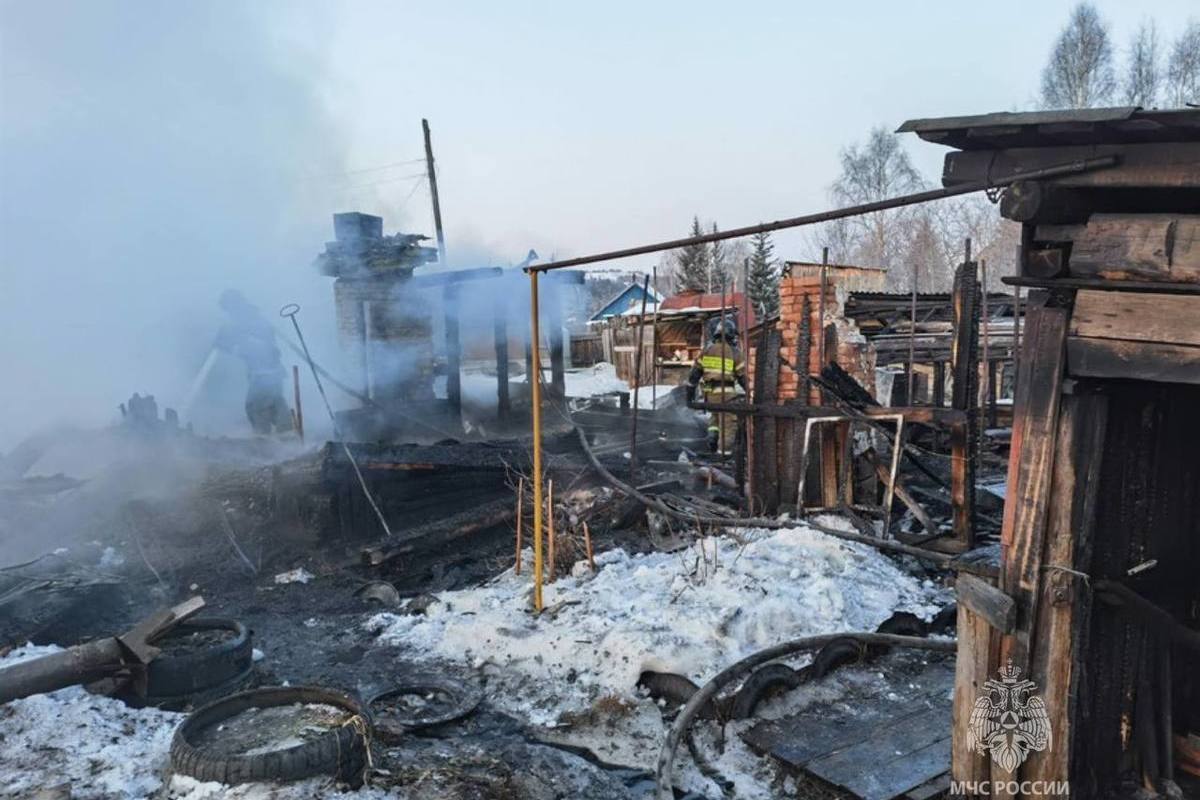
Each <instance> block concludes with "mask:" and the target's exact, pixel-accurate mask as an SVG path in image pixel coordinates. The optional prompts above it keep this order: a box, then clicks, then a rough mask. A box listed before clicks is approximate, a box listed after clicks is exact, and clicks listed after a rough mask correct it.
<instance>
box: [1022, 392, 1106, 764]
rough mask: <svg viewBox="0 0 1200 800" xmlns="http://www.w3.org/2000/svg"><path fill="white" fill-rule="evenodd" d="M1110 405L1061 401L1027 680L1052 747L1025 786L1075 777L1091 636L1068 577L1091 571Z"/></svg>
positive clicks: (1083, 592) (1079, 590)
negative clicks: (1079, 702) (1081, 670)
mask: <svg viewBox="0 0 1200 800" xmlns="http://www.w3.org/2000/svg"><path fill="white" fill-rule="evenodd" d="M1107 420H1108V399H1107V398H1106V397H1104V396H1103V395H1095V394H1092V395H1069V396H1066V397H1064V398H1063V399H1062V407H1061V412H1060V414H1059V426H1058V445H1057V452H1056V454H1055V458H1054V468H1053V476H1052V478H1051V484H1052V485H1051V497H1052V501H1051V504H1050V514H1049V518H1048V520H1047V537H1046V552H1045V566H1044V572H1045V576H1044V579H1043V581H1042V586H1041V596H1040V598H1039V602H1038V607H1037V620H1036V624H1035V630H1036V634H1037V635H1036V638H1035V644H1034V648H1033V653H1032V658H1031V661H1030V671H1029V674H1028V676H1027V677H1028V678H1029V679H1030V680H1032V681H1034V683H1036V684H1037V686H1038V690H1039V693H1040V694H1041V696H1042V699H1043V700H1044V701H1045V703H1046V709H1047V712H1048V714H1049V716H1050V730H1051V747H1050V749H1049V750H1046V751H1044V752H1041V753H1031V754H1030V757H1029V759H1028V760H1027V761H1026V762H1025V763H1024V764H1023V765H1022V767H1021V779H1022V780H1044V781H1065V780H1069V779H1070V778H1071V775H1070V771H1071V770H1070V756H1071V750H1072V733H1073V723H1076V724H1078V723H1077V722H1076V720H1075V716H1076V715H1075V704H1074V700H1075V697H1076V696H1077V694H1078V687H1079V680H1080V678H1081V676H1080V675H1078V674H1076V671H1077V665H1078V663H1079V660H1078V659H1079V655H1080V654H1079V651H1078V648H1079V647H1080V646H1081V644H1080V643H1081V640H1082V639H1083V638H1084V637H1085V636H1086V628H1087V626H1086V624H1084V620H1086V609H1085V604H1086V603H1088V602H1090V600H1089V594H1090V593H1089V592H1088V591H1087V587H1085V586H1082V585H1080V581H1079V578H1078V577H1076V576H1074V575H1072V574H1071V573H1070V572H1068V571H1067V570H1077V571H1079V570H1086V567H1087V565H1086V564H1081V563H1080V562H1079V554H1080V553H1081V552H1083V551H1086V550H1087V549H1088V546H1089V545H1088V542H1089V540H1090V538H1091V536H1092V530H1093V521H1094V519H1095V511H1096V499H1097V495H1098V493H1099V492H1098V490H1099V486H1100V468H1101V465H1102V462H1103V453H1104V436H1105V429H1106V426H1107Z"/></svg>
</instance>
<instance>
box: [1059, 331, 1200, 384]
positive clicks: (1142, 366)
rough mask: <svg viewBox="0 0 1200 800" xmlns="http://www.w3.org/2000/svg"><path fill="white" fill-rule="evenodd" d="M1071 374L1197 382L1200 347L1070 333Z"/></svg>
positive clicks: (1169, 381)
mask: <svg viewBox="0 0 1200 800" xmlns="http://www.w3.org/2000/svg"><path fill="white" fill-rule="evenodd" d="M1067 363H1068V365H1069V366H1068V369H1069V372H1070V373H1071V375H1073V376H1077V377H1083V378H1129V379H1132V380H1140V381H1155V382H1158V383H1192V384H1200V347H1190V346H1187V345H1179V344H1157V343H1154V342H1129V341H1122V340H1120V339H1091V338H1087V339H1085V338H1083V337H1078V336H1072V337H1070V338H1069V339H1068V340H1067Z"/></svg>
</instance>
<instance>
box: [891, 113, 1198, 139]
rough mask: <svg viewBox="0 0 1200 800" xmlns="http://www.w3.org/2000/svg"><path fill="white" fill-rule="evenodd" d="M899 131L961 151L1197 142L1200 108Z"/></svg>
mask: <svg viewBox="0 0 1200 800" xmlns="http://www.w3.org/2000/svg"><path fill="white" fill-rule="evenodd" d="M896 132H897V133H915V134H917V135H918V136H920V137H921V138H922V139H924V140H925V141H927V142H934V143H936V144H944V145H946V146H948V147H954V148H957V149H959V150H995V149H1002V148H1009V147H1057V146H1061V145H1087V144H1133V143H1139V142H1196V141H1200V108H1179V109H1170V110H1165V111H1158V110H1150V111H1145V110H1142V109H1140V108H1137V107H1135V106H1129V107H1121V108H1082V109H1071V110H1064V111H1019V112H1009V111H1001V112H997V113H994V114H981V115H978V116H970V117H941V118H936V119H910V120H909V121H908V122H905V123H904V124H903V125H901V126H900V127H899V128H897V129H896Z"/></svg>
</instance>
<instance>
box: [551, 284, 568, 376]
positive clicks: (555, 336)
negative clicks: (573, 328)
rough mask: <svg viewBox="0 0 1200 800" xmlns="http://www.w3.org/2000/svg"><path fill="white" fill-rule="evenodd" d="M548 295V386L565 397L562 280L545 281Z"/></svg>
mask: <svg viewBox="0 0 1200 800" xmlns="http://www.w3.org/2000/svg"><path fill="white" fill-rule="evenodd" d="M546 288H547V289H548V290H549V291H548V294H549V295H550V296H549V297H548V298H547V299H548V300H549V302H548V303H547V304H546V326H547V327H548V328H549V329H550V330H549V332H548V333H547V336H548V338H549V341H550V386H551V388H552V389H553V390H554V395H555V397H559V398H561V397H565V396H566V394H567V378H566V370H565V365H564V361H563V316H562V301H563V287H562V281H561V280H558V279H557V278H556V277H555V276H551V278H550V280H548V281H547V282H546Z"/></svg>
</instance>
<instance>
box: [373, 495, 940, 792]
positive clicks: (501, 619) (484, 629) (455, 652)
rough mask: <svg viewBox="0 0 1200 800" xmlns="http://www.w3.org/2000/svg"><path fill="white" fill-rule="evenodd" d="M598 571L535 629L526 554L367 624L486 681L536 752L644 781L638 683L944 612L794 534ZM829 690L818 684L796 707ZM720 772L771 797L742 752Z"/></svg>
mask: <svg viewBox="0 0 1200 800" xmlns="http://www.w3.org/2000/svg"><path fill="white" fill-rule="evenodd" d="M823 521H825V522H826V523H828V524H838V521H837V520H834V519H832V518H827V519H825V520H823ZM596 565H597V571H596V572H595V573H593V572H592V571H591V570H590V569H589V568H588V567H587V566H586V563H584V562H579V563H577V564H576V565H575V569H574V571H573V573H572V575H570V576H567V577H563V578H560V579H559V580H558V581H557V582H555V583H554V584H551V585H549V586H547V587H546V588H545V591H544V604H545V607H546V609H547V611H546V612H544V613H543V614H542V615H541V616H540V617H534V616H533V615H532V614H531V612H530V605H531V601H532V584H531V578H530V573H531V572H532V557H531V555H530V554H529V553H528V552H527V553H526V558H525V560H524V568H523V569H522V571H521V575H520V576H517V575H514V574H513V572H512V570H511V569H510V570H508V571H506V572H505V573H503V574H501V575H500V576H498V577H497V578H496V579H494V580H493V581H491V582H490V583H489V584H488V585H486V586H483V587H480V588H477V589H470V590H462V591H452V592H444V593H442V594H440V595H438V602H437V603H435V604H433V605H432V606H431V607H430V608H429V609H428V610H427V612H426V615H425V616H399V615H395V614H390V613H383V614H377V615H375V616H373V617H371V618H370V619H368V620H367V622H366V625H367V626H368V628H369V630H371V631H373V632H376V633H378V637H379V641H380V643H381V644H390V645H398V646H401V647H404V648H406V649H409V650H410V651H411V653H412V656H413V657H414V658H417V659H421V658H425V659H438V660H452V661H465V662H467V663H470V664H471V665H472V666H474V667H475V668H476V669H477V670H478V671H479V673H480V675H481V677H482V679H483V680H484V681H485V682H487V684H488V688H489V691H488V694H489V701H490V702H492V703H494V704H495V705H497V706H499V707H500V708H503V709H504V710H506V711H509V712H510V713H512V714H513V715H514V716H517V717H519V718H521V719H525V720H527V721H528V722H529V723H530V724H532V725H534V726H540V727H541V728H542V730H543V733H542V735H543V736H544V737H545V738H547V739H551V740H557V741H562V742H565V743H569V744H573V745H580V746H586V747H589V748H591V749H592V750H593V752H595V753H596V754H597V755H598V756H600V757H601V758H602V759H604V760H606V761H608V762H610V763H617V764H624V765H628V766H639V767H648V766H651V765H652V763H653V760H654V757H655V754H656V753H657V751H658V748H659V747H660V746H661V743H662V740H663V736H664V735H665V726H664V723H663V720H662V715H661V712H660V710H659V708H658V707H657V706H656V705H655V703H654V702H653V701H652V700H650V699H649V698H648V697H646V696H645V695H644V694H643V693H642V692H641V691H640V690H639V689H638V688H637V682H638V677H639V676H640V674H641V673H642V672H643V671H646V670H654V671H661V672H675V673H679V674H683V675H686V676H688V677H689V678H691V679H692V680H693V681H695V682H696V683H697V684H703V683H704V682H706V681H707V680H708V679H709V678H711V677H712V676H713V675H715V674H716V673H717V672H719V671H720V670H721V669H723V668H724V667H726V666H728V665H729V664H730V663H732V662H734V661H736V660H738V659H739V658H741V657H743V656H745V655H749V654H750V653H752V652H755V651H757V650H760V649H762V648H764V647H767V646H770V645H772V644H776V643H779V642H783V641H787V640H790V639H795V638H799V637H802V636H807V635H812V634H821V633H831V632H836V631H870V630H874V629H875V628H876V627H877V626H878V625H879V623H881V622H883V621H884V620H885V619H887V618H888V617H889V616H891V615H892V614H893V613H894V612H895V611H910V612H912V613H915V614H917V615H918V616H920V617H923V618H925V619H929V618H931V617H932V616H933V614H935V613H936V612H937V610H938V609H940V608H941V607H942V606H943V605H944V604H945V603H946V602H947V601H948V600H949V595H948V594H947V592H946V590H944V589H942V588H939V587H936V586H934V585H933V584H932V583H931V582H929V581H921V580H918V579H916V578H914V577H913V576H912V575H910V574H908V573H906V572H904V571H903V570H901V569H900V568H898V567H897V566H896V565H895V564H894V563H893V562H892V561H891V560H889V559H888V558H886V557H885V556H883V555H882V554H880V553H879V552H878V551H876V550H874V549H872V548H869V547H866V546H863V545H858V544H854V543H850V542H845V541H842V540H840V539H836V538H833V537H830V536H828V535H826V534H823V533H820V532H819V531H816V530H813V529H811V528H809V527H807V526H804V525H802V524H798V525H797V526H796V527H794V528H789V529H784V530H778V531H767V530H740V531H730V532H729V533H727V534H726V535H723V536H714V537H710V538H706V539H703V540H701V541H699V542H697V543H696V544H695V545H693V546H692V547H691V548H689V549H687V550H686V551H683V552H679V553H673V554H668V553H648V554H644V555H629V554H627V553H626V552H624V551H623V550H613V551H609V552H606V553H603V554H601V555H599V556H597V558H596ZM806 658H807V657H801V661H803V660H805V659H806ZM796 663H800V662H799V661H798V662H796ZM839 686H840V684H839V683H838V681H836V680H835V681H832V682H822V684H821V685H820V686H813V687H811V688H806V690H805V691H806V693H805V695H804V696H805V697H807V698H808V700H811V699H812V698H813V697H818V696H823V693H826V694H827V693H829V692H836V691H838V687H839ZM793 694H796V693H793ZM798 696H799V695H798ZM789 702H795V698H790V699H789ZM789 707H790V706H789ZM733 738H736V737H733ZM727 741H728V739H727ZM716 761H717V764H718V766H719V767H721V768H722V769H723V770H724V771H725V772H726V774H727V775H730V776H731V777H733V779H734V780H735V781H736V782H738V784H739V786H741V787H742V793H743V795H744V796H747V797H755V796H762V797H769V796H771V793H772V791H774V789H773V787H771V785H770V784H769V783H767V781H768V780H769V779H770V778H771V774H769V773H771V767H770V765H769V764H767V763H766V762H765V761H763V760H762V759H759V758H757V757H756V756H754V755H753V754H751V753H749V752H748V751H747V750H746V749H745V747H744V746H742V745H741V743H740V741H739V742H737V743H736V744H733V745H731V746H729V747H728V748H727V749H726V751H725V753H724V754H723V755H721V757H720V758H719V759H716ZM681 762H683V763H681V767H682V772H681V775H680V778H681V783H682V785H683V786H684V787H685V788H689V789H693V790H698V791H702V792H705V793H706V794H708V795H709V796H718V795H719V791H718V792H717V794H713V792H714V791H717V790H716V787H715V786H713V785H712V784H710V783H708V782H707V781H706V780H705V779H703V778H702V777H701V776H700V775H699V773H698V772H696V771H695V769H694V768H690V767H689V766H688V764H687V762H688V759H686V758H684V759H681ZM753 787H758V788H757V790H755V789H753Z"/></svg>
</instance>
